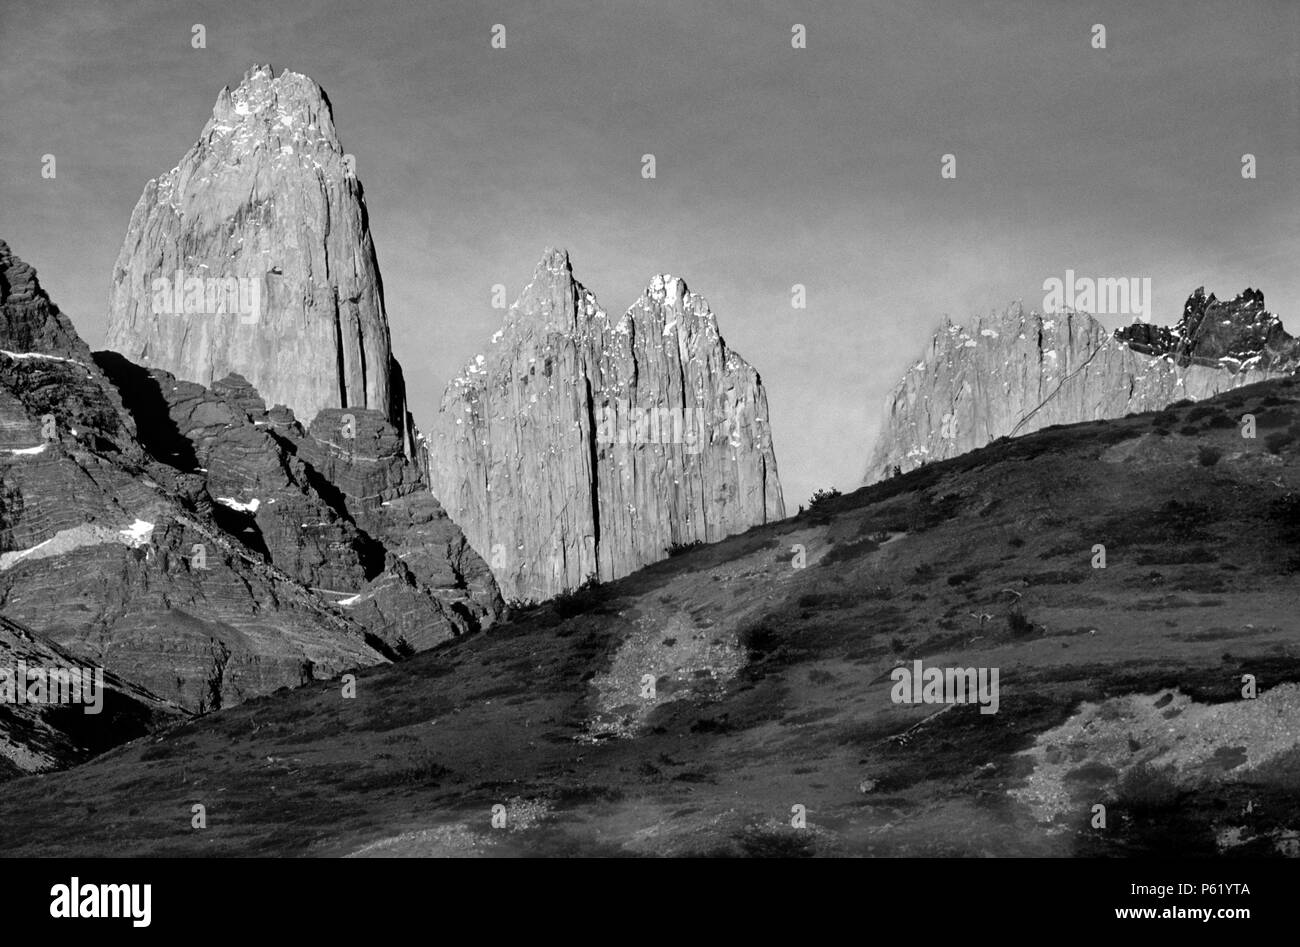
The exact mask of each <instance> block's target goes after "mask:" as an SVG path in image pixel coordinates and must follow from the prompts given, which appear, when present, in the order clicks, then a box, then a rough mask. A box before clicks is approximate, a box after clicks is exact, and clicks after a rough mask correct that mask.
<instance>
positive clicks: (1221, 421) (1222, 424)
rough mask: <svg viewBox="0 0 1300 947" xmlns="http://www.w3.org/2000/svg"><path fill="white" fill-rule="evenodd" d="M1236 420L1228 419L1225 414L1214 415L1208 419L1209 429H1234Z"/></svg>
mask: <svg viewBox="0 0 1300 947" xmlns="http://www.w3.org/2000/svg"><path fill="white" fill-rule="evenodd" d="M1236 426H1237V419H1236V418H1232V417H1229V416H1228V415H1226V414H1216V415H1214V416H1213V417H1212V418H1210V423H1209V427H1212V428H1229V427H1236Z"/></svg>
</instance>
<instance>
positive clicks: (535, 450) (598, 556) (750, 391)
mask: <svg viewBox="0 0 1300 947" xmlns="http://www.w3.org/2000/svg"><path fill="white" fill-rule="evenodd" d="M429 453H430V481H431V483H432V484H433V490H434V494H435V495H436V496H437V497H438V498H439V499H440V500H441V501H442V503H443V505H444V506H445V507H446V508H447V511H448V513H450V514H451V516H452V519H453V520H455V521H456V522H457V523H458V524H459V525H460V526H461V528H462V529H464V530H465V534H466V536H467V537H468V538H469V540H470V543H471V545H472V546H473V547H474V548H475V549H477V550H478V551H479V552H480V553H481V554H482V555H483V556H484V558H486V559H488V561H489V564H490V565H491V567H492V569H493V573H494V575H495V576H496V578H497V581H498V583H499V584H500V585H501V588H502V592H503V594H505V595H506V596H507V597H510V598H524V599H539V600H540V599H544V598H547V597H549V596H551V595H554V594H556V593H557V592H560V591H563V590H565V589H571V588H574V587H576V586H578V585H580V584H581V583H582V582H584V581H586V580H587V579H589V578H592V577H594V578H596V579H609V578H616V577H618V576H622V575H626V574H627V573H628V572H631V571H633V570H634V569H637V568H640V567H641V566H643V565H646V564H647V563H650V562H654V561H656V560H658V559H661V558H663V557H664V556H665V555H666V554H667V551H668V550H669V549H670V548H672V547H673V546H676V545H680V544H682V543H689V542H695V541H712V540H714V539H721V538H722V537H724V536H727V535H730V534H732V533H735V532H739V531H742V530H744V529H747V528H749V527H750V526H753V525H755V524H757V523H762V522H767V521H769V520H772V519H777V518H780V517H782V516H784V514H785V508H784V505H783V502H782V499H781V488H780V483H779V481H778V479H777V474H776V458H775V454H774V452H773V450H772V444H771V436H770V431H769V428H768V414H767V396H766V393H765V392H764V391H763V388H762V383H761V381H760V379H759V377H758V373H757V372H755V371H754V370H753V369H752V368H751V367H750V366H749V365H748V363H746V362H745V361H744V359H742V358H741V357H740V356H739V355H737V354H736V353H734V352H732V351H730V350H729V349H728V348H727V346H726V344H725V342H724V341H723V340H722V337H721V336H720V334H719V333H718V330H717V322H716V319H715V318H714V316H713V313H712V311H711V310H710V309H709V305H708V303H707V302H706V301H705V300H704V298H703V297H702V296H699V295H697V294H695V293H691V292H690V291H689V290H688V289H687V287H686V283H685V281H683V280H681V279H678V278H675V277H672V276H670V275H660V276H656V277H655V278H654V279H653V280H651V282H650V284H649V287H648V288H647V289H646V291H645V293H643V294H642V296H641V297H640V298H638V299H637V301H636V302H634V303H633V304H632V306H631V307H630V308H629V309H628V310H627V311H626V312H625V313H624V314H623V316H622V317H621V318H619V319H618V320H617V321H615V320H613V319H611V318H610V317H609V315H608V313H606V311H605V310H604V309H603V308H602V307H601V305H600V303H599V302H598V301H597V299H596V297H595V295H594V294H593V293H592V292H591V291H590V290H588V289H587V288H586V287H584V286H583V285H582V284H581V283H580V282H578V281H577V280H576V279H575V278H574V276H573V272H572V268H571V266H570V261H569V257H568V254H567V253H565V252H564V251H562V250H556V249H547V250H546V252H545V253H544V254H543V256H542V260H541V262H540V263H539V264H538V266H537V268H536V270H535V271H534V273H533V278H532V280H531V281H530V282H529V284H528V285H527V286H526V287H525V288H524V290H523V292H522V293H520V295H519V298H518V300H517V301H516V302H515V304H514V305H513V306H512V307H511V308H510V311H509V312H508V313H507V314H506V318H505V321H504V324H503V325H502V327H501V329H499V330H498V331H497V332H496V333H495V334H494V335H493V336H492V340H491V342H490V344H489V346H488V348H487V351H486V353H485V354H480V355H476V356H475V357H474V359H473V360H472V361H471V362H470V364H469V365H468V366H467V367H466V368H465V370H464V371H463V372H461V373H460V375H458V376H457V377H456V378H455V379H453V380H452V382H451V384H450V385H449V386H448V388H447V392H446V394H445V395H444V397H443V403H442V408H441V411H440V412H439V415H438V420H437V422H436V424H435V430H434V431H433V432H432V434H431V436H430V440H429Z"/></svg>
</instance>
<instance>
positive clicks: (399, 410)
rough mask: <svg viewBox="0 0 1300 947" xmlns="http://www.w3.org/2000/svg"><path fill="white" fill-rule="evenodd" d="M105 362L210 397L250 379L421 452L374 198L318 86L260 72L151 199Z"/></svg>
mask: <svg viewBox="0 0 1300 947" xmlns="http://www.w3.org/2000/svg"><path fill="white" fill-rule="evenodd" d="M108 346H109V348H111V349H114V350H116V351H118V352H120V353H122V354H123V355H125V356H126V357H127V358H128V359H130V360H131V361H133V362H137V363H139V364H142V365H145V366H147V367H150V368H161V369H164V370H166V371H168V372H171V373H172V374H173V375H175V376H176V377H178V378H181V379H183V380H187V381H193V382H197V383H199V384H202V385H211V384H212V383H213V382H214V381H217V380H219V379H221V378H224V377H225V376H226V375H228V374H230V373H232V372H238V373H240V374H241V375H243V376H244V377H245V378H247V379H248V380H249V382H250V383H251V384H252V385H253V386H254V387H255V388H257V390H258V391H260V392H261V393H262V395H263V396H264V397H265V398H266V399H267V400H268V402H270V403H272V404H277V403H278V404H284V405H287V406H288V407H289V408H291V409H293V411H294V412H295V413H296V414H297V415H298V416H300V417H304V418H313V417H315V416H316V415H317V414H318V413H319V412H320V411H321V410H322V409H325V408H343V407H348V408H360V409H367V410H372V411H377V412H378V413H379V414H381V415H382V416H384V417H385V418H386V419H387V420H388V421H389V422H390V423H391V424H392V425H393V426H394V427H395V428H396V429H397V430H398V431H399V432H401V433H402V435H403V436H404V438H405V439H406V441H407V443H408V445H409V444H410V443H411V442H412V437H413V432H412V430H411V422H410V419H409V417H408V414H407V410H406V393H405V390H404V385H403V382H402V375H401V371H400V369H399V368H398V367H397V365H396V363H395V362H394V360H393V357H392V354H391V351H390V347H389V334H388V320H387V316H386V314H385V312H384V293H383V284H382V282H381V280H380V276H379V266H378V263H377V262H376V258H375V248H374V245H373V243H372V241H371V237H370V229H369V224H368V221H367V214H366V205H365V199H364V197H363V194H362V189H361V183H360V182H359V181H358V180H357V178H356V176H355V173H354V165H353V163H352V161H351V158H350V156H347V155H345V154H344V153H343V150H342V148H341V146H340V145H339V141H338V137H337V135H336V134H335V130H334V119H333V113H332V111H331V108H330V103H329V99H328V98H327V97H326V96H325V93H324V92H323V91H322V90H321V88H320V87H319V86H318V85H316V83H314V82H313V81H312V80H311V79H309V78H307V77H306V76H303V75H299V74H297V73H294V72H289V71H284V72H281V73H280V75H278V76H275V75H273V73H272V70H271V68H270V67H269V66H262V67H258V68H255V69H253V70H251V71H250V72H249V73H248V74H247V75H246V76H245V77H244V80H243V82H242V83H240V85H239V86H238V88H236V89H235V90H234V91H231V90H230V89H228V88H227V89H223V90H222V91H221V94H220V95H219V96H218V98H217V102H216V106H215V107H214V108H213V112H212V118H211V119H209V121H208V123H207V125H206V126H204V129H203V132H202V134H201V135H200V136H199V140H198V141H197V142H196V143H195V144H194V146H193V147H192V148H190V150H189V151H188V152H186V154H185V156H184V157H183V158H182V159H181V161H180V163H179V164H178V165H177V166H176V167H175V168H173V169H172V170H171V171H168V172H167V173H166V174H164V175H162V176H161V177H159V178H157V179H155V180H151V181H150V182H149V183H148V184H147V185H146V186H145V190H144V194H143V195H142V196H141V198H140V200H139V202H138V203H137V204H136V207H135V210H134V212H133V213H132V215H131V223H130V225H129V227H128V229H127V234H126V239H125V241H124V243H123V245H122V250H121V252H120V253H119V255H118V259H117V265H116V266H115V267H114V271H113V286H112V293H111V299H110V309H109V325H108Z"/></svg>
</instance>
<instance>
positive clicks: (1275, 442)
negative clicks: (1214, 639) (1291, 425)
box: [1264, 431, 1295, 454]
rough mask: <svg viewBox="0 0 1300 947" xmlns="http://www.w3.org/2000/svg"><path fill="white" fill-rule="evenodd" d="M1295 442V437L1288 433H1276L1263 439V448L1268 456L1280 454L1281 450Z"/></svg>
mask: <svg viewBox="0 0 1300 947" xmlns="http://www.w3.org/2000/svg"><path fill="white" fill-rule="evenodd" d="M1294 440H1295V435H1294V434H1292V433H1291V432H1290V431H1278V432H1276V433H1274V434H1270V435H1269V436H1268V437H1266V438H1264V447H1265V448H1267V449H1268V452H1269V453H1270V454H1280V453H1282V448H1284V447H1286V446H1287V445H1288V444H1290V443H1292V442H1293V441H1294Z"/></svg>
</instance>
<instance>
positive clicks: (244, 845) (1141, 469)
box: [0, 378, 1300, 859]
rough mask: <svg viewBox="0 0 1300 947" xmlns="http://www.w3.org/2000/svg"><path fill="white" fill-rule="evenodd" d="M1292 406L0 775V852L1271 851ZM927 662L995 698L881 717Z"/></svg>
mask: <svg viewBox="0 0 1300 947" xmlns="http://www.w3.org/2000/svg"><path fill="white" fill-rule="evenodd" d="M1298 385H1300V380H1297V379H1292V378H1284V379H1275V380H1270V381H1266V382H1262V383H1260V384H1256V385H1251V386H1247V387H1244V388H1240V389H1235V390H1233V391H1231V392H1227V393H1225V394H1221V395H1218V396H1215V397H1213V398H1212V399H1210V400H1208V401H1206V402H1203V403H1200V404H1196V405H1185V406H1179V407H1171V408H1169V409H1167V410H1165V411H1163V412H1160V413H1158V414H1142V415H1134V416H1131V417H1126V418H1121V419H1118V420H1109V421H1094V422H1088V423H1082V424H1075V425H1071V426H1068V427H1059V428H1054V429H1052V430H1050V431H1038V432H1035V433H1032V434H1029V435H1026V436H1025V437H1017V438H1014V439H1010V440H1007V441H1002V442H998V443H995V444H990V445H989V446H987V447H985V448H982V449H979V450H976V451H972V452H971V453H969V454H965V455H963V456H961V457H957V458H953V459H951V460H947V461H940V462H937V463H933V464H928V465H927V466H926V467H924V468H923V469H920V470H915V471H912V472H911V473H908V474H905V475H903V476H900V477H894V478H891V479H890V480H887V481H884V482H882V483H878V484H874V485H873V486H870V487H865V488H862V489H860V490H858V491H857V492H855V493H852V494H849V495H846V496H842V497H837V498H834V499H831V500H829V501H823V502H819V503H818V504H817V505H816V506H815V507H814V508H813V509H810V510H808V511H807V512H806V513H804V514H802V515H799V516H795V517H789V518H787V519H783V520H781V521H779V522H775V523H768V524H765V525H763V526H759V527H756V528H754V529H752V530H750V531H749V532H747V533H745V534H744V535H742V536H733V537H730V538H728V539H725V540H722V541H720V542H718V543H715V544H712V545H707V546H701V547H698V548H694V549H691V550H687V551H685V552H684V553H683V554H681V555H678V556H674V557H672V558H670V559H666V560H664V561H662V562H658V563H655V564H654V565H651V566H647V567H646V568H644V569H642V570H640V571H638V572H636V573H634V574H632V575H629V576H626V577H624V578H622V579H618V580H615V581H612V582H608V583H604V584H602V585H600V586H599V587H596V588H590V589H585V590H582V591H580V592H576V593H574V594H573V595H571V596H565V597H561V598H557V599H555V600H553V601H551V602H548V603H546V604H544V605H541V606H539V607H537V608H535V609H530V610H526V611H523V612H522V613H519V614H517V615H516V616H515V618H514V619H513V620H511V621H508V622H502V623H499V624H497V625H494V626H493V627H492V628H491V629H488V630H486V631H484V632H481V633H478V634H472V635H467V636H463V637H461V638H457V639H455V640H453V641H449V642H447V643H445V644H443V645H440V646H439V647H436V648H434V649H431V650H429V651H426V652H423V653H421V654H418V655H416V656H414V657H413V658H411V659H410V660H408V661H401V662H397V663H393V664H386V665H382V666H377V667H374V668H369V669H364V670H362V671H360V672H359V673H358V680H357V699H356V700H339V692H338V687H337V685H336V684H331V683H326V682H319V683H314V684H309V685H308V686H306V687H304V688H299V689H296V690H293V691H287V692H284V693H281V694H274V695H270V696H268V697H267V698H265V699H264V700H260V701H258V702H257V703H256V704H253V703H249V704H245V705H242V706H239V707H234V708H231V709H229V710H223V711H222V712H221V713H219V714H212V715H209V716H206V717H204V718H202V719H200V720H197V721H195V722H194V723H193V724H191V725H189V726H186V727H184V728H183V729H181V730H180V731H174V732H170V733H165V734H159V735H157V736H156V737H155V738H154V739H153V740H151V741H150V742H147V743H145V742H144V741H140V742H137V743H136V744H133V745H131V746H128V747H124V748H123V749H122V750H120V751H118V752H116V753H113V754H111V755H107V756H103V757H100V758H99V759H96V760H92V761H90V762H89V763H87V764H85V765H83V766H79V767H77V768H75V769H73V770H71V771H69V772H67V773H63V774H60V775H59V777H58V783H57V787H58V789H59V790H60V791H59V792H51V785H50V781H49V779H48V778H46V779H37V778H30V777H29V778H23V779H16V780H13V781H11V782H9V783H7V784H6V785H5V791H4V792H3V793H0V824H3V825H6V826H21V827H22V831H9V832H4V833H0V855H3V856H6V857H20V856H29V857H30V856H44V857H53V856H64V855H67V856H75V857H80V858H85V857H88V856H101V855H111V856H116V857H122V856H151V855H166V856H170V857H175V856H178V855H189V854H194V855H203V856H206V857H213V856H245V855H250V854H255V855H261V856H266V855H274V856H279V857H303V856H309V857H322V856H324V857H329V856H336V855H358V856H381V857H382V856H468V857H475V856H479V857H492V856H509V855H526V856H534V857H540V856H551V857H573V856H583V855H586V856H613V855H622V856H627V855H641V856H686V855H695V856H700V855H712V856H722V855H733V856H746V855H748V856H756V857H763V856H767V857H772V856H776V857H794V856H809V855H823V856H877V857H880V856H929V857H946V856H969V857H979V856H1039V857H1043V856H1056V857H1060V856H1069V855H1086V856H1110V857H1134V856H1164V857H1177V858H1180V859H1187V858H1189V857H1192V858H1196V857H1213V856H1216V855H1239V856H1247V857H1264V856H1271V857H1274V858H1276V857H1279V856H1283V855H1286V854H1291V855H1293V856H1294V855H1295V854H1297V853H1300V846H1298V845H1297V840H1298V836H1297V830H1300V765H1298V764H1300V643H1297V640H1296V634H1295V603H1296V601H1297V600H1300V387H1297V386H1298ZM1247 412H1249V413H1253V414H1255V416H1256V418H1257V419H1258V421H1259V429H1260V430H1259V437H1258V438H1257V439H1247V438H1243V437H1242V436H1241V433H1240V431H1239V429H1238V426H1237V419H1238V418H1240V416H1241V415H1242V414H1243V413H1247ZM1097 544H1103V545H1104V546H1105V547H1106V554H1107V555H1106V560H1105V562H1104V565H1105V568H1098V567H1095V565H1096V564H1097V563H1098V561H1097V551H1096V550H1095V548H1094V547H1095V546H1096V545H1097ZM792 547H801V548H802V550H803V552H804V556H802V557H801V556H799V555H798V554H797V552H796V550H795V549H794V548H792ZM800 566H804V568H800ZM918 661H919V662H922V664H923V666H924V668H925V669H926V670H927V672H935V671H938V672H942V673H943V674H944V677H945V680H946V681H951V680H952V679H953V678H952V677H950V675H951V674H952V673H953V672H956V671H964V670H970V671H971V673H974V674H976V675H977V679H978V674H979V672H980V671H981V670H983V671H984V672H987V674H989V675H991V674H992V672H997V673H998V676H997V677H996V678H995V679H992V683H993V684H995V687H993V688H990V689H989V690H991V693H986V695H985V696H987V697H989V698H990V700H989V701H987V702H986V701H984V700H983V699H982V698H981V700H979V701H967V702H964V703H958V702H956V701H955V700H954V701H952V702H948V701H947V700H944V702H942V703H938V704H937V705H936V703H935V702H934V700H933V698H934V697H936V696H938V697H941V698H946V697H949V696H960V695H961V692H960V691H957V692H955V694H954V690H952V689H950V688H951V685H949V686H945V687H943V688H941V691H942V693H941V694H938V695H930V696H931V701H930V702H928V703H927V702H926V701H925V700H924V696H925V695H924V693H923V694H922V695H921V696H922V699H919V700H918V699H915V698H917V695H916V693H915V692H913V693H912V694H910V695H908V694H907V693H900V692H899V689H898V682H897V678H898V675H899V673H900V671H901V672H902V673H903V674H904V675H905V676H906V677H908V678H910V676H911V674H912V673H913V672H914V670H915V667H916V662H918ZM1245 675H1250V679H1251V681H1252V682H1253V684H1252V687H1253V690H1251V691H1250V692H1249V693H1243V689H1244V686H1245V682H1244V681H1243V677H1244V676H1245ZM647 676H649V677H650V679H651V680H652V681H653V683H654V687H653V688H648V687H647V685H646V677H647ZM957 680H958V681H960V680H962V679H961V678H957ZM1247 697H1253V699H1243V698H1247ZM909 698H911V699H909ZM993 699H996V704H997V707H996V712H995V713H983V712H982V711H983V710H984V709H986V707H992V701H993ZM977 704H978V705H977ZM341 761H342V762H341ZM163 777H166V778H163ZM178 798H181V799H184V800H185V805H186V806H188V805H189V804H190V803H191V802H202V803H204V804H205V805H206V806H207V808H208V818H209V824H210V825H211V826H212V828H210V829H209V830H208V831H206V832H192V831H188V830H186V829H185V828H184V827H185V826H187V825H188V823H186V822H182V823H181V829H178V828H177V820H178V806H177V800H178ZM69 800H76V801H77V802H78V803H83V804H88V805H93V806H95V807H96V808H97V809H98V810H99V811H101V812H111V813H113V818H112V819H86V818H85V815H84V813H85V808H84V806H83V805H76V806H73V805H69V804H68V801H69ZM1099 805H1100V806H1104V807H1105V808H1104V815H1105V822H1104V824H1103V825H1099V824H1098V822H1097V817H1098V815H1099V810H1098V809H1097V807H1098V806H1099ZM179 812H180V813H181V814H183V815H188V809H186V808H181V809H180V810H179ZM497 814H503V815H504V817H505V824H504V825H501V824H500V823H499V822H498V821H497V820H496V819H495V818H494V816H495V815H497ZM801 816H802V819H800V817H801ZM498 826H500V827H498Z"/></svg>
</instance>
